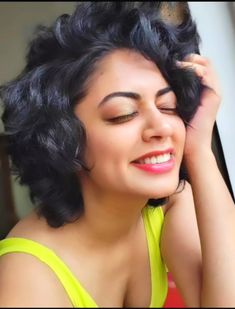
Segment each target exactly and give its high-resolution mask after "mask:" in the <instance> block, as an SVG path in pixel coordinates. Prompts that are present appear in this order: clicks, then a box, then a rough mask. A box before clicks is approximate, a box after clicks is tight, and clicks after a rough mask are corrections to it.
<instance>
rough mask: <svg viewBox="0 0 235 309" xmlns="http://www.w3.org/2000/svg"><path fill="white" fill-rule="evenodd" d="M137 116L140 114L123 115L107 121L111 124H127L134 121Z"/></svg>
mask: <svg viewBox="0 0 235 309" xmlns="http://www.w3.org/2000/svg"><path fill="white" fill-rule="evenodd" d="M137 114H138V112H133V113H131V114H126V115H121V116H118V117H114V118H110V119H108V120H107V121H108V122H111V123H123V122H127V121H129V120H131V119H133V118H134V117H135V116H136V115H137Z"/></svg>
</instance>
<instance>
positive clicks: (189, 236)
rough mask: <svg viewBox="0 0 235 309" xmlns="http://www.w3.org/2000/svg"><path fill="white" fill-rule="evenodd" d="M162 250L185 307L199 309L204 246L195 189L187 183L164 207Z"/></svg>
mask: <svg viewBox="0 0 235 309" xmlns="http://www.w3.org/2000/svg"><path fill="white" fill-rule="evenodd" d="M164 212H165V220H164V226H163V232H162V239H161V250H162V255H163V257H164V260H165V262H166V264H167V267H168V269H169V271H170V272H171V273H172V275H173V278H174V280H175V282H176V284H177V286H178V287H179V289H180V291H181V293H182V294H183V296H184V300H185V302H186V305H188V306H198V300H199V290H200V282H201V246H200V238H199V231H198V226H197V219H196V212H195V208H194V201H193V194H192V189H191V186H190V184H189V183H187V182H186V184H185V187H184V189H183V190H182V191H181V192H180V193H176V194H174V195H173V196H172V197H170V199H169V203H168V204H167V205H166V206H165V209H164Z"/></svg>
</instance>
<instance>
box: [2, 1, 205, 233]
mask: <svg viewBox="0 0 235 309" xmlns="http://www.w3.org/2000/svg"><path fill="white" fill-rule="evenodd" d="M161 5H162V2H83V3H80V4H78V5H77V6H76V8H75V10H74V12H73V14H71V15H68V14H64V15H61V16H60V17H58V18H57V19H56V21H55V22H54V23H53V24H52V25H51V26H50V27H44V26H40V27H39V28H38V29H37V32H36V33H35V37H34V38H33V39H32V40H31V42H30V44H29V50H28V53H27V57H26V66H25V68H24V70H23V71H22V73H21V74H20V75H19V76H18V77H16V78H15V79H14V80H13V81H10V82H8V83H6V84H5V85H2V86H1V87H0V96H1V98H2V101H3V109H4V113H3V116H2V120H3V123H4V127H5V133H6V135H7V136H8V142H9V145H8V152H9V155H10V157H11V160H12V164H13V167H14V169H15V172H16V173H17V175H18V178H19V180H20V183H21V184H24V185H27V186H28V187H29V189H30V197H31V200H32V202H33V203H35V204H37V205H38V206H39V207H38V209H39V214H40V215H43V216H44V217H45V218H46V220H47V222H48V224H49V225H50V226H53V227H59V226H61V225H63V224H65V223H67V222H72V221H73V220H75V219H77V218H79V216H80V215H81V214H82V212H83V209H84V206H83V198H82V194H81V190H80V184H79V179H78V176H77V175H76V171H77V169H79V168H85V169H86V166H85V164H84V160H83V153H84V149H85V147H86V132H85V130H84V127H83V124H82V123H81V121H80V120H79V119H78V118H77V117H76V116H75V114H74V106H75V105H76V104H79V102H80V100H81V99H82V98H84V97H85V96H86V93H87V84H88V83H87V82H88V81H89V78H90V77H91V75H92V73H93V72H94V70H95V68H96V64H97V63H98V61H99V60H101V59H102V58H103V57H104V56H105V55H107V54H108V53H111V52H112V51H114V50H117V49H123V48H125V49H130V50H134V51H137V52H139V53H141V54H142V55H143V56H144V57H146V58H147V59H149V60H151V61H153V62H154V63H155V64H156V65H157V66H158V68H159V69H160V71H161V73H162V74H163V76H164V78H165V79H166V80H167V81H168V83H169V84H170V86H171V87H172V89H173V91H174V92H175V94H176V97H177V112H178V114H179V116H180V117H181V118H182V119H183V121H184V123H185V125H186V126H187V124H188V123H189V121H190V119H191V118H192V117H193V115H194V114H195V112H196V109H197V106H198V104H199V102H200V95H201V90H202V85H201V83H200V80H199V78H197V76H196V75H195V73H194V72H193V70H189V69H187V70H186V69H183V68H179V67H178V66H177V65H176V60H182V59H183V58H184V57H185V56H186V55H188V54H190V53H199V48H198V45H199V42H200V38H199V35H198V32H197V29H196V25H195V23H194V21H193V20H192V18H191V15H190V12H189V11H188V12H186V13H187V14H186V13H185V15H184V19H183V21H182V22H181V23H180V24H178V25H176V24H173V23H169V22H167V21H166V20H165V19H164V18H163V17H162V14H161ZM183 178H184V176H183V174H182V173H180V179H183ZM150 201H151V200H150ZM152 202H154V201H153V200H152ZM160 202H163V199H159V200H156V201H155V203H153V204H156V205H158V204H159V203H160Z"/></svg>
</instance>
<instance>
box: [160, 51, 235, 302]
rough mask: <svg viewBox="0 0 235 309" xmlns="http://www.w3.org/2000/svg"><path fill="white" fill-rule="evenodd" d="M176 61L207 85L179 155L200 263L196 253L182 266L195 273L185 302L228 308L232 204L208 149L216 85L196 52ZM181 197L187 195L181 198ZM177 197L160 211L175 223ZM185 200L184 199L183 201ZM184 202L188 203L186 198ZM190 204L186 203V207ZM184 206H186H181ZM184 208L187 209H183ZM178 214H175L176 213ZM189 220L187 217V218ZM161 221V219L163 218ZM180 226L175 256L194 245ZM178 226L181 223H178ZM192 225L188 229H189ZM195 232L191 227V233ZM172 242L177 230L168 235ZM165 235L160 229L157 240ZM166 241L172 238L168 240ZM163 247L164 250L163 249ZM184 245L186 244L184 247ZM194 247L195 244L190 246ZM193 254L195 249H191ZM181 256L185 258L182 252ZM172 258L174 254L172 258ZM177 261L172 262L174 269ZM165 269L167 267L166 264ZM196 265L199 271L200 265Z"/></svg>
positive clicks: (234, 221) (233, 279) (234, 244)
mask: <svg viewBox="0 0 235 309" xmlns="http://www.w3.org/2000/svg"><path fill="white" fill-rule="evenodd" d="M180 65H182V66H192V67H193V68H194V69H195V72H196V73H197V74H198V75H199V76H200V77H201V79H202V83H203V84H204V85H206V86H208V88H207V89H205V90H204V92H203V94H202V98H201V102H200V106H199V108H198V111H197V113H196V115H195V116H194V118H193V119H192V121H191V123H190V126H188V127H187V134H186V143H185V155H184V160H185V163H186V166H187V170H188V173H189V178H190V183H191V187H192V195H193V201H194V205H195V213H196V221H197V225H198V231H199V236H200V243H201V251H202V258H201V267H199V268H198V266H197V265H196V264H198V263H200V262H199V258H197V261H194V262H192V263H193V265H194V266H192V270H190V267H189V266H188V265H190V262H186V264H185V267H186V268H187V269H188V271H189V273H192V272H195V270H196V269H197V268H198V269H197V272H198V275H196V274H195V273H194V274H193V275H192V276H193V277H194V278H195V280H197V283H195V281H194V282H191V285H192V286H195V285H196V287H195V288H194V289H193V290H194V292H193V296H190V297H189V298H187V296H186V297H184V298H185V299H186V304H187V305H190V304H191V305H192V304H193V303H194V304H195V302H197V300H196V299H197V298H199V299H198V305H199V306H201V307H205V306H206V307H213V306H215V307H219V306H223V307H231V306H235V294H234V287H235V207H234V203H233V200H232V197H231V195H230V193H229V190H228V188H227V186H226V184H225V182H224V180H223V177H222V176H221V174H220V171H219V169H218V166H217V163H216V160H215V157H214V155H213V152H212V150H211V138H212V130H213V126H214V122H215V118H216V113H217V110H218V108H219V104H220V90H219V86H218V80H217V77H216V74H215V72H214V70H213V67H212V65H211V63H210V62H209V61H208V60H207V59H205V58H203V57H201V56H199V55H191V56H189V57H188V58H187V59H186V61H185V62H182V63H181V64H180ZM182 199H183V200H185V201H187V199H188V197H186V196H185V197H184V198H182ZM179 203H180V198H178V201H177V199H176V201H175V205H174V207H175V206H176V207H175V210H174V209H173V208H174V207H171V209H170V210H169V213H168V214H167V215H166V219H167V216H168V217H172V218H171V219H169V218H168V219H167V220H168V221H172V222H173V220H174V218H173V217H175V218H177V216H178V219H176V221H177V223H174V225H176V224H177V225H178V226H179V225H180V224H181V222H180V215H179V213H180V212H182V210H183V207H182V208H180V207H181V206H180V204H179ZM183 203H185V202H183ZM189 204H190V203H189ZM189 207H190V206H189ZM185 209H186V207H185ZM186 212H188V210H186ZM177 213H178V215H177ZM188 220H189V222H191V221H192V219H191V218H188ZM166 223H167V222H166ZM188 224H190V223H187V228H186V229H185V235H182V232H181V234H179V237H185V239H184V240H181V241H180V242H179V243H180V245H179V247H178V250H181V251H182V252H181V253H180V254H181V255H182V254H183V255H186V254H187V250H189V253H192V252H193V250H194V249H193V248H194V247H195V248H196V247H197V246H198V245H197V244H196V242H195V243H194V244H192V243H190V239H191V238H192V239H194V238H195V237H194V236H190V235H188V233H189V232H190V231H188V229H189V230H190V227H189V226H188ZM168 229H169V232H168V231H167V224H166V232H165V235H168V237H170V236H169V234H170V230H171V229H172V228H171V227H170V224H168ZM179 229H180V230H181V229H182V227H180V228H179ZM193 230H194V229H193ZM193 234H195V235H196V231H194V232H193ZM172 237H173V239H174V240H175V241H176V239H177V235H174V236H172ZM164 239H166V240H167V237H166V236H164V234H163V240H164ZM171 242H172V240H171ZM174 246H175V247H176V248H174V254H177V244H174ZM164 248H165V249H164ZM187 248H189V249H187ZM195 250H196V251H198V249H195ZM171 251H172V249H171V248H169V247H168V245H166V244H165V241H164V244H163V254H165V255H166V259H167V260H168V262H169V263H170V265H171V266H172V267H173V275H174V273H175V276H176V283H177V280H178V283H179V287H180V289H181V291H182V294H184V296H185V294H187V291H188V290H187V287H186V285H187V283H189V282H188V281H187V282H185V279H184V278H182V276H181V275H180V274H178V273H179V272H181V271H183V272H184V270H182V269H183V267H184V265H183V263H181V262H180V261H178V262H174V261H173V258H172V257H170V255H171V254H170V252H171ZM196 255H197V254H196ZM185 259H186V260H187V258H186V257H185ZM188 259H189V260H194V259H196V257H193V256H192V257H188ZM177 260H178V259H177ZM177 265H179V266H180V267H178V269H177ZM169 268H170V267H169ZM200 269H201V270H200Z"/></svg>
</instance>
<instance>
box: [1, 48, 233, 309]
mask: <svg viewBox="0 0 235 309" xmlns="http://www.w3.org/2000/svg"><path fill="white" fill-rule="evenodd" d="M179 65H181V66H193V68H194V69H195V71H196V73H197V74H198V75H199V76H200V77H201V78H202V80H203V82H204V83H205V84H207V85H208V86H210V87H211V88H212V89H213V90H207V91H206V92H204V93H203V96H202V99H201V105H200V107H199V110H198V112H197V114H196V115H195V117H194V118H193V120H192V123H191V125H192V128H193V129H192V128H191V127H190V128H188V129H187V130H185V128H184V125H183V122H182V120H181V119H180V118H179V117H178V116H177V115H176V114H175V113H172V112H170V113H169V111H168V112H166V110H165V109H163V108H173V107H174V104H175V96H174V94H173V93H172V92H168V93H167V94H164V95H162V96H160V97H158V98H157V99H156V97H155V94H156V92H157V91H158V90H159V89H162V88H165V87H167V86H168V85H167V83H166V81H165V80H164V79H163V77H162V75H161V73H160V72H159V70H158V69H157V67H156V66H155V65H154V64H153V63H151V62H149V61H147V60H146V59H145V58H143V57H142V56H141V55H139V54H137V53H134V52H131V51H127V50H119V51H115V52H113V53H112V54H110V55H108V56H106V57H105V58H104V59H103V60H102V61H101V62H100V63H99V65H98V66H97V69H96V72H95V74H94V75H93V76H92V78H91V80H90V81H89V91H88V94H87V96H86V97H85V98H84V100H83V101H82V102H81V103H80V104H79V105H77V107H76V109H75V114H76V115H77V116H78V117H79V118H80V119H81V120H82V122H83V123H84V126H85V128H86V132H87V136H88V142H87V149H86V153H85V158H86V163H87V164H88V165H89V166H90V167H91V171H90V172H89V173H87V172H85V171H80V172H78V177H79V178H80V181H81V185H82V193H83V196H84V201H85V213H84V215H83V216H82V217H81V218H80V219H79V220H78V221H76V222H74V223H72V224H67V225H65V226H63V227H61V228H58V229H53V228H50V227H48V225H47V224H46V222H45V220H44V219H43V218H41V219H39V218H38V217H37V216H36V215H35V213H33V214H32V215H29V216H28V217H27V218H25V219H23V220H21V221H20V222H19V223H18V224H17V225H16V227H15V228H14V229H13V230H12V231H11V232H10V234H9V236H11V237H12V236H18V237H27V238H31V239H33V240H36V241H39V242H41V243H42V244H45V245H47V246H48V247H50V248H51V249H52V250H54V251H55V252H56V253H57V254H58V255H59V256H60V257H61V258H62V259H63V260H64V262H65V263H66V264H67V265H68V266H69V267H70V269H71V270H72V272H73V273H74V274H75V276H77V278H79V281H80V282H81V283H82V285H83V286H84V287H85V288H86V289H87V291H88V292H89V294H90V295H91V296H92V297H93V299H94V300H95V301H96V303H97V304H98V305H99V306H100V307H105V306H110V304H112V306H116V307H123V306H124V307H135V306H136V307H148V306H149V303H150V269H149V260H148V253H147V243H146V237H145V232H144V227H143V220H142V217H141V209H142V208H143V206H144V205H145V204H146V202H147V200H148V199H149V198H150V197H151V198H152V197H156V198H160V197H163V196H167V195H171V197H170V200H169V203H168V204H167V205H166V206H165V207H164V212H165V222H164V227H163V233H162V240H161V249H162V255H163V257H164V259H165V261H166V263H167V266H168V268H169V270H170V271H171V272H172V274H173V277H174V279H175V282H176V284H177V286H178V288H179V289H180V291H181V293H182V295H183V297H184V300H185V304H186V305H187V306H195V307H199V306H202V307H203V306H220V305H223V306H229V305H230V306H231V305H232V304H234V303H235V299H234V296H233V291H232V288H231V287H233V286H234V285H235V282H234V281H235V279H233V278H235V268H234V265H233V264H234V258H235V246H234V244H235V231H234V226H235V224H234V223H235V213H234V205H233V201H232V199H231V197H230V195H229V192H228V190H227V188H226V185H225V184H224V182H223V179H222V177H221V175H220V173H219V171H218V168H217V166H216V162H215V158H214V156H213V154H212V151H211V147H210V142H211V134H212V128H213V124H214V121H215V116H216V112H217V110H218V106H219V102H220V98H219V90H218V86H217V85H218V83H217V79H216V74H215V73H214V71H213V68H212V66H211V64H210V63H209V62H208V60H206V59H205V58H203V57H201V56H195V55H191V56H189V57H188V58H187V59H185V61H184V62H183V63H179ZM127 76H128V78H127ZM114 91H115V92H116V91H128V92H130V91H131V92H135V93H138V94H139V95H140V96H141V99H138V100H133V98H131V99H130V98H123V97H116V98H112V99H110V100H108V101H106V102H105V103H103V104H101V105H99V104H100V102H101V101H102V100H103V98H104V97H105V96H107V95H108V94H110V93H111V92H114ZM166 104H167V106H166ZM133 112H135V113H136V112H137V114H134V115H135V116H134V117H132V116H131V118H128V120H127V118H125V121H124V122H121V123H113V122H112V121H111V123H110V119H113V118H114V117H118V116H120V115H123V114H124V115H126V114H132V113H133ZM119 119H120V118H119ZM122 119H123V118H122ZM104 137H105V138H104ZM168 147H173V148H174V155H175V163H174V168H173V169H172V170H171V171H170V172H168V173H165V174H160V175H152V174H149V173H146V172H144V171H141V170H139V169H137V168H136V167H134V166H133V165H132V163H131V162H132V161H133V160H136V159H137V158H138V157H140V156H142V155H143V154H145V153H148V152H151V151H153V150H162V149H165V148H168ZM183 157H184V160H185V162H186V165H187V167H188V169H189V175H190V179H191V183H192V187H191V186H190V185H189V184H186V186H185V189H184V190H183V191H182V192H181V193H178V194H173V192H174V191H175V189H176V187H177V185H178V173H179V167H180V163H181V161H182V159H183ZM208 168H210V173H207V174H206V175H205V173H204V170H205V169H208ZM211 192H213V196H212V195H211ZM198 231H199V232H198ZM200 244H201V245H200ZM201 248H202V249H201ZM201 250H202V253H201ZM81 265H82V267H81ZM104 265H105V267H104ZM9 269H11V270H12V269H14V272H12V271H9ZM25 269H33V270H34V271H33V272H25ZM101 272H102V276H99V274H100V273H101ZM13 274H14V275H13ZM96 274H98V275H96ZM35 277H37V280H35ZM113 278H115V280H113ZM110 282H112V284H110ZM12 287H13V289H14V298H13V297H12ZM218 291H219V293H218ZM42 295H43V297H42ZM23 305H24V306H29V307H34V306H41V307H48V306H49V307H50V306H55V307H56V306H57V307H69V306H71V304H70V302H69V300H68V297H67V295H66V293H65V292H64V291H63V288H62V287H61V285H60V283H59V282H58V280H57V279H56V278H55V276H54V275H53V273H52V272H51V271H50V270H49V269H48V268H47V267H45V265H42V263H40V262H39V261H38V260H36V259H35V258H33V257H31V256H26V255H25V254H17V255H16V254H11V255H7V256H3V257H2V258H1V259H0V306H2V307H4V306H5V307H7V306H8V307H9V306H13V307H14V306H23Z"/></svg>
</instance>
